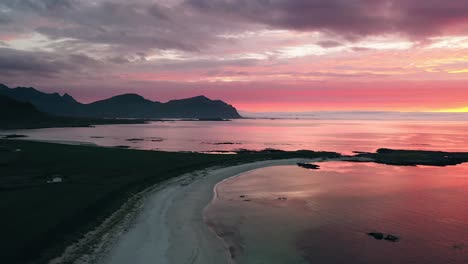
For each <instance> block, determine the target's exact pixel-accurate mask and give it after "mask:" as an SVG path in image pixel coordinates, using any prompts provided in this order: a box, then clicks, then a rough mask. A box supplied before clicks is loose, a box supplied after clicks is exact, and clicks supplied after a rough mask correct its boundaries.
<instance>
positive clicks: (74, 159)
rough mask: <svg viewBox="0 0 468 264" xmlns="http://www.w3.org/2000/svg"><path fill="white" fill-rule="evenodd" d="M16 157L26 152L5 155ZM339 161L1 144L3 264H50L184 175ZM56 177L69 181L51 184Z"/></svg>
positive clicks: (307, 153) (283, 155)
mask: <svg viewBox="0 0 468 264" xmlns="http://www.w3.org/2000/svg"><path fill="white" fill-rule="evenodd" d="M13 149H21V151H20V152H11V151H8V150H13ZM337 156H339V155H338V154H336V153H332V152H312V151H298V152H260V153H250V152H248V153H240V154H237V155H209V154H199V153H177V152H158V151H140V150H127V149H115V148H100V147H90V146H70V145H60V144H52V143H40V142H31V141H18V140H0V210H1V212H2V217H0V232H1V240H0V248H1V249H2V250H1V251H0V259H1V260H2V262H3V263H45V262H47V260H49V259H51V258H53V257H56V256H58V255H60V254H61V252H62V251H63V250H64V248H65V247H66V246H67V245H69V244H71V243H73V242H74V241H76V240H77V239H78V238H79V237H80V236H81V235H83V234H84V233H86V232H88V231H90V230H91V229H92V228H93V227H95V226H97V225H98V224H99V223H100V222H101V221H103V220H104V219H105V218H106V217H108V216H109V215H110V214H111V213H112V212H114V211H115V210H116V209H118V208H119V207H120V206H121V205H122V204H123V203H124V202H125V201H126V200H127V199H128V198H129V197H130V196H131V195H132V194H134V193H137V192H139V191H142V190H143V189H145V188H147V187H149V186H151V185H154V184H157V183H158V182H161V181H164V180H166V179H169V178H172V177H176V176H179V175H182V174H184V173H187V172H191V171H195V170H199V169H203V168H207V167H212V166H228V165H233V164H237V163H244V162H252V161H257V160H265V159H283V158H297V157H301V158H317V157H337ZM53 175H61V176H62V177H63V178H64V179H65V181H64V182H63V183H59V184H46V181H47V180H48V179H50V178H51V177H52V176H53Z"/></svg>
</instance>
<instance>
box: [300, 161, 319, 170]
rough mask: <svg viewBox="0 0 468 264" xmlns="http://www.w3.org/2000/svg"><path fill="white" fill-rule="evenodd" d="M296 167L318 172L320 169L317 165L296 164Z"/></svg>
mask: <svg viewBox="0 0 468 264" xmlns="http://www.w3.org/2000/svg"><path fill="white" fill-rule="evenodd" d="M297 166H299V167H301V168H304V169H309V170H318V169H319V168H320V166H319V165H315V164H311V163H300V162H299V163H297Z"/></svg>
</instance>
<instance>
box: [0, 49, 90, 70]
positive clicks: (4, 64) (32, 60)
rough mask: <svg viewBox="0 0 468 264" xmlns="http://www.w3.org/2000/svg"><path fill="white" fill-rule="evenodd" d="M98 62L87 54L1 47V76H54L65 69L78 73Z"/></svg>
mask: <svg viewBox="0 0 468 264" xmlns="http://www.w3.org/2000/svg"><path fill="white" fill-rule="evenodd" d="M97 63H98V62H97V61H95V60H94V59H91V58H89V57H87V56H85V55H79V54H73V55H68V56H57V55H54V54H50V53H45V52H30V51H19V50H15V49H10V48H0V76H8V75H23V76H24V75H29V76H49V77H52V76H54V75H56V74H59V73H62V72H64V71H73V72H75V73H78V72H79V71H80V69H82V68H90V67H93V66H95V65H96V64H97Z"/></svg>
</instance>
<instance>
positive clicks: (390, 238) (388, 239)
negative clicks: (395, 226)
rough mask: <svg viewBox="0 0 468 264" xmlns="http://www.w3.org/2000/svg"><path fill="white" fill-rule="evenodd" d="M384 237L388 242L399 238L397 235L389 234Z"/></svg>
mask: <svg viewBox="0 0 468 264" xmlns="http://www.w3.org/2000/svg"><path fill="white" fill-rule="evenodd" d="M384 239H385V240H387V241H390V242H397V241H398V240H400V238H399V237H397V236H394V235H390V234H388V235H386V236H385V238H384Z"/></svg>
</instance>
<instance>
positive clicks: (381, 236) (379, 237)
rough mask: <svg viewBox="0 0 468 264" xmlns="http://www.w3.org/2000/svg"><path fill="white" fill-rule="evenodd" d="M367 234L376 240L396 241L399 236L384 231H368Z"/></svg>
mask: <svg viewBox="0 0 468 264" xmlns="http://www.w3.org/2000/svg"><path fill="white" fill-rule="evenodd" d="M367 235H368V236H371V237H373V238H375V239H377V240H387V241H390V242H398V241H399V240H400V238H399V237H397V236H395V235H391V234H385V233H380V232H370V233H367Z"/></svg>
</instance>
